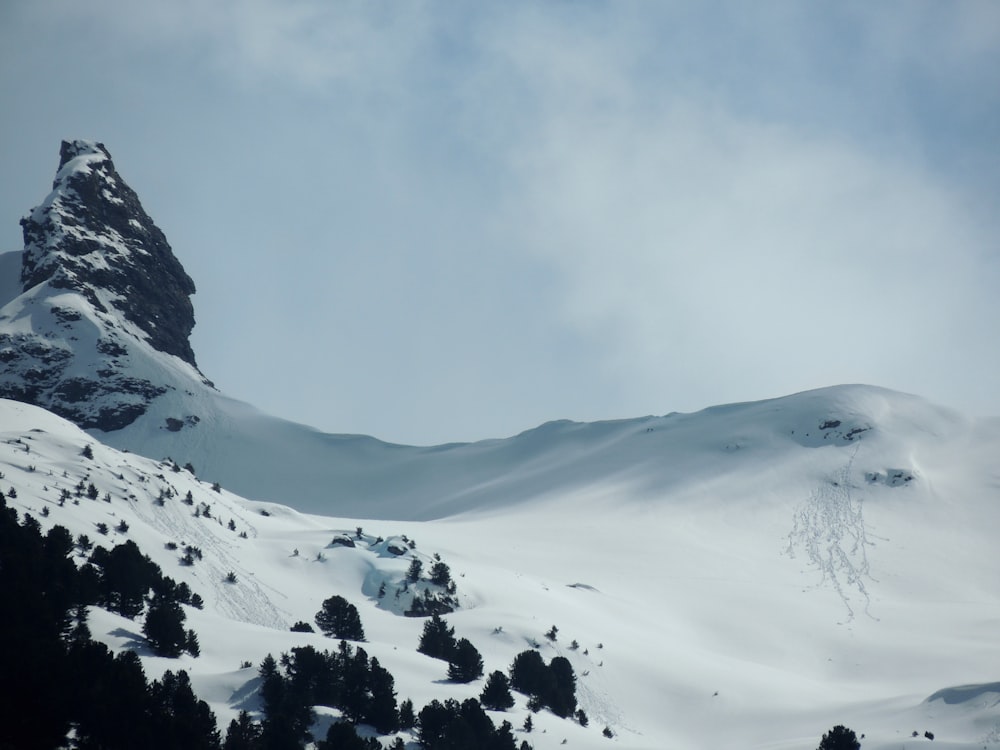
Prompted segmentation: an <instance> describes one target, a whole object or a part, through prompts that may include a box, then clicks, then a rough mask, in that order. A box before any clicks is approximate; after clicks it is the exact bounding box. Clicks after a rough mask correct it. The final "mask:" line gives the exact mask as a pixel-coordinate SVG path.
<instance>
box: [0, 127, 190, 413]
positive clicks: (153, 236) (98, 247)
mask: <svg viewBox="0 0 1000 750" xmlns="http://www.w3.org/2000/svg"><path fill="white" fill-rule="evenodd" d="M21 226H22V228H23V232H24V252H23V253H22V265H21V282H22V294H21V295H20V296H18V297H17V298H16V299H14V300H12V301H10V302H8V303H7V304H6V305H5V306H4V307H3V308H2V309H0V364H2V365H3V369H2V371H0V397H4V398H13V399H16V400H19V401H25V402H28V403H33V404H37V405H38V406H42V407H44V408H46V409H49V410H50V411H53V412H55V413H56V414H59V415H60V416H63V417H66V418H68V419H70V420H72V421H74V422H76V423H77V424H78V425H80V426H81V427H83V428H85V429H91V428H97V429H100V430H104V431H112V430H117V429H121V428H122V427H125V426H126V425H129V424H131V423H132V422H133V421H134V420H135V419H137V418H138V417H139V416H141V415H142V414H144V413H145V412H146V410H147V409H148V407H149V404H150V403H151V402H152V400H153V399H155V398H157V397H158V396H161V395H163V394H164V393H166V392H168V391H169V390H176V389H177V387H178V382H180V383H183V382H184V381H185V380H188V379H194V380H195V382H198V383H202V384H208V381H206V380H205V379H204V376H202V375H201V373H200V372H198V369H197V365H196V363H195V357H194V352H193V351H192V349H191V344H190V342H189V336H190V334H191V330H192V329H193V328H194V309H193V307H192V305H191V299H190V298H191V295H192V294H193V293H194V291H195V287H194V282H193V281H192V280H191V278H190V277H189V276H188V275H187V273H185V271H184V269H183V267H182V266H181V264H180V262H179V261H178V260H177V258H176V257H174V254H173V252H172V251H171V249H170V245H169V244H168V243H167V240H166V237H164V235H163V232H162V231H160V229H159V228H158V227H157V226H156V225H155V224H154V223H153V220H152V219H151V218H150V217H149V215H148V214H147V213H146V212H145V210H143V207H142V204H141V203H140V202H139V198H138V196H137V195H136V193H135V191H133V190H132V189H131V188H130V187H129V186H128V185H127V184H126V183H125V181H124V180H123V179H122V178H121V176H120V175H119V174H118V172H117V170H116V169H115V166H114V163H113V162H112V160H111V155H110V154H109V153H108V150H107V149H106V148H105V147H104V145H103V144H100V143H95V142H92V141H66V142H63V144H62V148H61V151H60V161H59V169H58V171H57V173H56V178H55V180H54V182H53V184H52V192H50V193H49V195H48V196H47V197H46V198H45V200H44V201H43V202H42V203H41V204H40V205H39V206H37V207H36V208H35V209H33V210H32V211H31V213H30V214H29V215H28V216H26V217H25V218H24V219H22V220H21ZM0 302H3V301H2V300H0Z"/></svg>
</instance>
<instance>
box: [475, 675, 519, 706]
mask: <svg viewBox="0 0 1000 750" xmlns="http://www.w3.org/2000/svg"><path fill="white" fill-rule="evenodd" d="M479 702H480V703H482V704H483V707H484V708H487V709H489V710H490V711H506V710H507V709H508V708H511V707H513V705H514V696H513V695H511V694H510V682H509V681H508V680H507V675H505V674H504V673H503V672H501V671H499V670H497V671H495V672H493V673H492V674H490V676H489V677H488V678H487V680H486V687H484V688H483V692H482V693H481V694H480V696H479Z"/></svg>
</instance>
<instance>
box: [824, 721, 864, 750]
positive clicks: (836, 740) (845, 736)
mask: <svg viewBox="0 0 1000 750" xmlns="http://www.w3.org/2000/svg"><path fill="white" fill-rule="evenodd" d="M818 750H861V743H860V742H858V737H857V735H856V734H854V732H853V731H852V730H850V729H848V728H847V727H845V726H844V725H843V724H838V725H837V726H835V727H834V728H833V729H831V730H830V731H829V732H827V733H826V734H824V735H823V739H822V740H821V741H820V743H819V748H818Z"/></svg>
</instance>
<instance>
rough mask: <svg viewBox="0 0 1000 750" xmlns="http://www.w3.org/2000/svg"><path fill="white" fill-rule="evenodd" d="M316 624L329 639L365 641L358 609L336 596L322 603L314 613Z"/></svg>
mask: <svg viewBox="0 0 1000 750" xmlns="http://www.w3.org/2000/svg"><path fill="white" fill-rule="evenodd" d="M316 624H317V625H318V626H319V629H320V630H321V631H322V632H323V633H324V634H325V635H326V636H328V637H330V638H346V639H348V640H351V641H363V640H364V639H365V631H364V628H363V627H362V626H361V616H360V615H359V614H358V608H357V607H355V606H354V605H353V604H351V603H350V602H349V601H347V600H346V599H345V598H344V597H342V596H339V595H337V594H335V595H333V596H331V597H330V598H329V599H327V600H326V601H324V602H323V607H322V609H320V611H319V612H317V613H316Z"/></svg>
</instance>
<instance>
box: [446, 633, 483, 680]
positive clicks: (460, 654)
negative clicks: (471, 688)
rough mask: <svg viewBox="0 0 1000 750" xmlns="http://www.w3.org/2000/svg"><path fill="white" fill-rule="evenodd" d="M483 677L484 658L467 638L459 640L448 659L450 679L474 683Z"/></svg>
mask: <svg viewBox="0 0 1000 750" xmlns="http://www.w3.org/2000/svg"><path fill="white" fill-rule="evenodd" d="M482 676H483V657H482V656H481V655H480V653H479V651H478V650H477V649H476V647H475V646H473V645H472V643H471V642H470V641H469V640H468V639H467V638H459V640H458V642H457V643H456V644H455V649H454V651H452V653H451V656H450V657H449V658H448V679H449V680H452V681H453V682H472V681H473V680H475V679H478V678H480V677H482Z"/></svg>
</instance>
